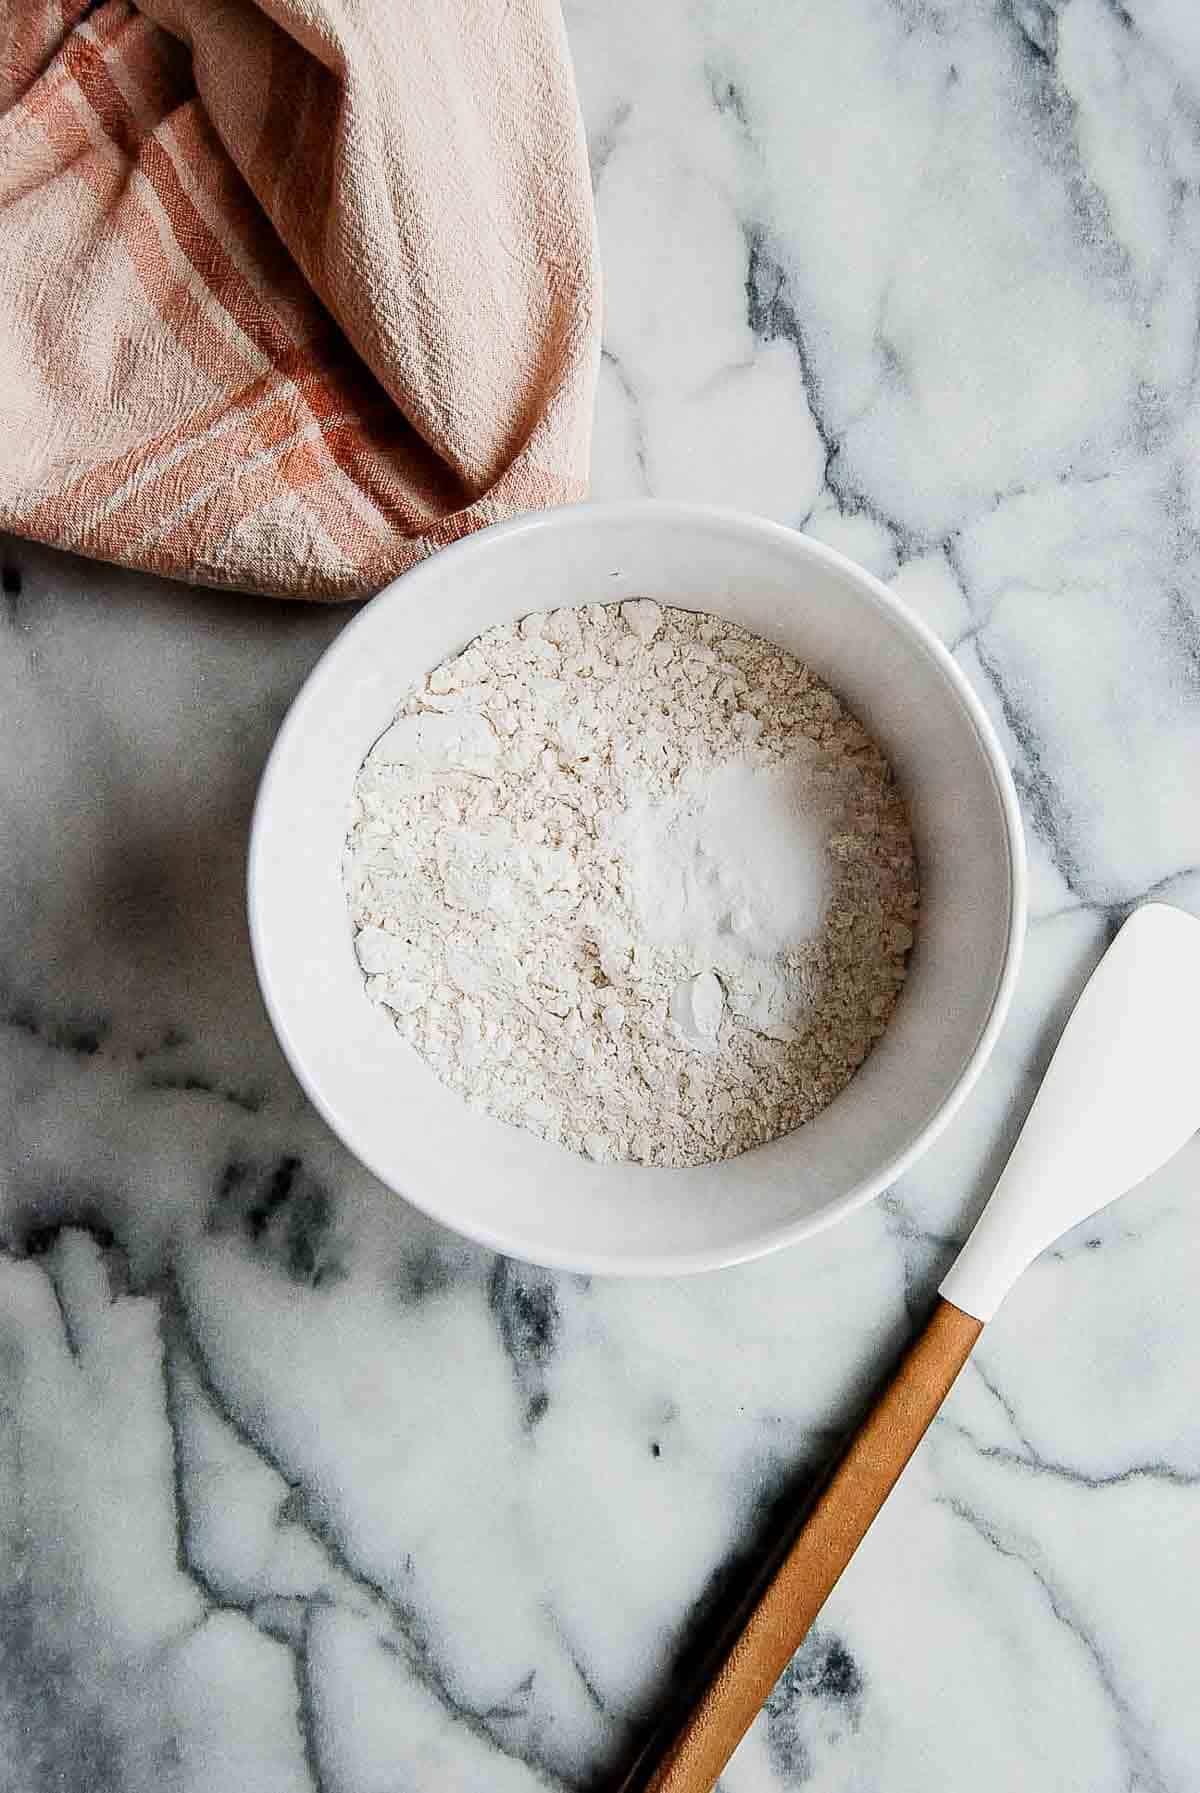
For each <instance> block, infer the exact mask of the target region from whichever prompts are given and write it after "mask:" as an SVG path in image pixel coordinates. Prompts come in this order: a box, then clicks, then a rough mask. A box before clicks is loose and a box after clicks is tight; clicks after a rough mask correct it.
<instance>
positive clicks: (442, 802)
mask: <svg viewBox="0 0 1200 1793" xmlns="http://www.w3.org/2000/svg"><path fill="white" fill-rule="evenodd" d="M345 872H346V882H347V888H348V893H349V901H350V909H351V914H352V918H353V922H354V928H355V949H356V951H357V954H358V959H359V963H360V964H361V966H362V969H363V971H364V973H365V974H366V980H367V991H368V993H369V994H370V995H371V996H372V997H373V998H374V999H375V1000H376V1001H378V1002H381V1003H383V1004H385V1005H386V1006H387V1008H388V1009H389V1010H390V1011H391V1013H392V1016H393V1018H394V1020H395V1024H396V1026H397V1028H398V1029H399V1030H400V1032H401V1033H402V1034H403V1036H404V1037H405V1039H407V1040H408V1041H409V1042H410V1043H411V1044H412V1045H413V1046H414V1047H415V1048H416V1050H417V1051H418V1052H419V1053H420V1054H421V1055H422V1057H424V1058H425V1059H426V1060H427V1061H428V1062H429V1064H430V1065H431V1066H432V1067H433V1069H434V1070H435V1071H436V1072H437V1074H438V1075H439V1076H440V1077H441V1078H442V1079H443V1080H444V1081H445V1082H446V1083H448V1084H451V1085H452V1086H453V1087H454V1088H455V1089H458V1090H460V1091H461V1092H462V1094H463V1095H464V1096H465V1097H466V1099H467V1100H468V1101H469V1102H471V1103H473V1104H474V1105H476V1106H477V1107H480V1108H484V1109H486V1110H487V1111H488V1112H489V1113H490V1114H493V1115H498V1116H500V1117H502V1118H503V1119H505V1120H508V1121H513V1122H516V1123H517V1124H519V1125H521V1126H524V1127H528V1128H530V1129H531V1130H532V1131H534V1132H535V1133H539V1134H541V1135H543V1136H544V1137H545V1138H547V1139H551V1140H556V1141H558V1142H559V1143H561V1144H562V1145H564V1146H568V1147H571V1148H572V1149H574V1150H575V1151H579V1152H585V1153H587V1154H589V1155H590V1156H591V1157H593V1158H600V1159H632V1160H634V1161H636V1162H637V1163H640V1164H658V1165H672V1166H680V1165H695V1164H703V1163H707V1162H710V1161H712V1160H715V1159H720V1158H729V1157H732V1156H733V1155H734V1154H736V1153H738V1152H742V1151H745V1150H746V1148H747V1147H749V1146H753V1145H758V1144H760V1143H762V1142H763V1141H766V1140H770V1139H775V1138H777V1137H778V1136H779V1135H781V1134H783V1133H787V1132H789V1131H790V1130H791V1129H792V1128H793V1127H798V1126H800V1125H801V1123H802V1122H804V1121H807V1120H810V1119H811V1118H812V1116H813V1115H815V1114H817V1113H819V1111H820V1110H821V1109H822V1108H824V1107H825V1106H826V1104H827V1103H828V1102H830V1101H831V1100H832V1099H833V1097H834V1096H836V1095H837V1093H838V1091H839V1090H840V1089H842V1088H843V1086H844V1085H845V1084H846V1083H847V1082H848V1081H849V1079H850V1077H851V1076H852V1075H853V1073H854V1071H855V1070H856V1068H857V1067H858V1066H859V1065H860V1064H861V1063H862V1061H863V1059H864V1058H865V1057H866V1055H867V1053H868V1052H869V1051H870V1050H871V1047H872V1045H873V1044H874V1042H875V1041H876V1040H877V1039H878V1038H879V1036H880V1034H881V1033H882V1032H883V1030H884V1028H885V1026H886V1025H887V1021H888V1017H889V1016H890V1014H891V1012H892V1008H893V1006H894V1004H895V1001H896V997H897V995H898V993H899V990H900V986H901V984H902V983H903V981H904V973H905V957H906V954H907V952H908V949H909V948H910V946H911V945H912V940H913V926H914V923H915V920H916V915H917V876H916V865H915V859H914V854H913V844H912V836H911V833H910V829H909V822H908V815H907V811H906V808H905V804H904V801H903V798H902V797H901V795H900V793H899V791H898V790H897V787H896V785H895V783H894V780H893V776H892V771H891V768H890V766H889V764H888V762H887V760H886V759H885V758H884V756H883V754H882V753H881V752H880V750H879V748H878V747H877V746H876V745H875V743H874V742H873V741H872V740H871V738H870V736H869V735H868V734H867V733H866V731H865V730H864V729H863V727H862V726H861V724H860V723H859V722H857V721H856V720H855V718H854V717H853V716H851V715H849V714H848V713H847V711H846V710H845V709H843V707H842V705H841V704H840V703H839V701H838V699H837V698H836V697H835V696H834V694H833V692H832V691H830V689H829V688H828V686H827V685H825V684H823V683H822V682H821V680H820V679H818V678H816V677H815V676H814V675H813V674H812V673H811V672H810V671H809V670H808V668H807V667H806V666H804V665H802V664H801V663H800V661H798V660H797V659H795V658H794V657H793V656H792V655H791V654H788V653H785V652H784V651H783V650H782V649H781V648H778V647H776V646H774V645H773V644H772V643H771V642H768V641H764V640H762V639H760V638H759V637H758V636H755V635H751V634H748V633H747V632H746V631H745V630H744V629H740V628H738V627H736V626H735V625H734V624H732V623H729V622H725V621H723V620H721V619H719V618H717V617H715V616H707V615H703V614H699V613H696V612H693V611H687V610H677V609H664V608H662V607H660V606H659V605H658V604H655V603H652V602H651V601H649V600H648V599H637V600H635V601H633V602H629V603H624V604H621V605H599V604H589V605H587V606H584V607H582V608H576V609H563V610H555V611H552V612H549V613H539V614H536V615H531V616H527V617H525V618H524V620H523V621H522V622H520V623H519V624H513V625H511V626H504V627H501V628H495V629H490V630H488V631H487V633H486V634H484V635H481V636H480V637H479V638H478V639H477V640H476V641H474V642H473V643H472V644H471V646H470V647H468V648H467V649H466V650H465V651H464V652H463V653H461V654H458V655H457V656H456V657H455V658H453V659H451V660H448V661H446V662H445V663H444V664H443V665H441V666H439V667H438V668H437V669H436V670H435V671H434V672H432V673H430V675H429V677H428V678H427V679H426V680H425V681H424V683H423V684H422V685H421V686H420V687H419V688H417V689H415V690H413V691H411V692H410V693H409V694H408V696H407V697H406V698H405V699H404V701H403V703H402V704H401V706H400V709H399V712H398V714H397V717H396V720H395V721H394V722H393V723H392V725H391V727H390V728H389V729H387V731H386V732H385V733H384V734H383V735H382V736H381V737H380V739H379V740H378V741H377V742H376V743H375V746H374V747H373V748H372V749H371V752H370V753H369V754H368V756H367V759H366V761H365V763H364V764H363V766H362V768H361V770H360V772H359V774H358V778H357V780H356V783H355V787H354V797H353V813H352V822H351V829H350V835H349V840H348V844H347V853H346V861H345Z"/></svg>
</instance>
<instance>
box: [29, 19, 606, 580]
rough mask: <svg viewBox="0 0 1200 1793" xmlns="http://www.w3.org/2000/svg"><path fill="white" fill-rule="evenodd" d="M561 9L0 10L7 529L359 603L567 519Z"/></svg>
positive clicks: (583, 385)
mask: <svg viewBox="0 0 1200 1793" xmlns="http://www.w3.org/2000/svg"><path fill="white" fill-rule="evenodd" d="M598 313H599V278H598V272H597V262H596V253H595V241H594V228H593V220H592V204H591V192H590V187H589V182H588V169H587V154H586V148H585V144H584V140H583V135H582V130H581V126H580V120H579V112H578V106H577V103H576V98H575V91H574V86H573V81H572V76H571V68H570V62H569V59H568V54H567V47H566V42H565V37H564V33H563V27H562V20H561V16H560V14H559V10H558V0H365V3H364V0H257V4H256V3H255V0H140V4H139V6H138V7H137V8H136V9H135V8H134V7H133V6H130V5H128V4H126V3H125V0H105V3H104V4H102V5H99V6H95V7H89V5H88V4H87V0H0V528H4V529H7V530H10V531H12V532H13V533H15V534H18V535H24V536H28V537H31V538H33V539H35V540H38V541H44V542H51V543H54V544H56V545H57V546H59V547H63V548H70V549H73V550H74V551H76V552H77V553H80V554H90V555H94V556H96V557H98V558H100V559H104V560H112V561H118V562H120V563H122V564H123V565H126V566H136V567H145V568H149V569H151V570H153V571H155V572H158V573H166V574H169V575H170V576H172V577H173V578H179V579H190V580H195V581H197V582H200V583H205V584H212V585H222V586H230V587H234V588H236V589H240V590H249V591H258V592H269V593H280V594H285V595H289V596H292V597H304V598H354V597H360V596H363V595H365V594H367V593H369V592H372V591H374V590H376V589H378V587H379V586H380V585H382V584H384V583H385V581H386V580H388V579H389V578H391V577H392V576H393V575H395V574H396V573H398V572H401V571H403V570H404V568H405V567H408V566H411V565H412V564H413V563H414V562H415V561H417V560H419V559H421V558H422V557H423V556H424V555H426V554H428V553H429V552H430V551H431V550H432V549H434V548H436V547H439V546H441V545H442V544H443V543H446V542H449V541H452V540H453V539H455V538H456V537H458V536H461V535H465V534H466V533H467V532H468V531H470V530H472V529H477V528H479V527H480V526H481V525H482V524H485V523H491V522H495V521H496V520H497V519H498V518H501V517H505V516H508V515H510V514H512V513H513V512H515V511H520V510H527V509H530V508H532V507H536V506H541V505H551V504H557V503H560V502H562V501H564V500H569V499H572V498H576V497H579V496H581V495H582V493H583V491H584V489H585V482H586V478H587V462H588V447H589V439H590V432H591V412H592V398H593V391H594V385H595V374H596V362H597V355H598V323H599V317H598Z"/></svg>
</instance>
